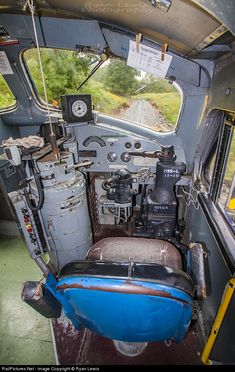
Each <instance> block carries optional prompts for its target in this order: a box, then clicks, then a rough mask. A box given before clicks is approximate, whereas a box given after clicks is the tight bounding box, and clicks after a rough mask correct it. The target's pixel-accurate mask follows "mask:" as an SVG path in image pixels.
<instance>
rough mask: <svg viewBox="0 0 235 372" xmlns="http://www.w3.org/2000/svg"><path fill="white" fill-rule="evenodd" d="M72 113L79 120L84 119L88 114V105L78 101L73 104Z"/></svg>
mask: <svg viewBox="0 0 235 372" xmlns="http://www.w3.org/2000/svg"><path fill="white" fill-rule="evenodd" d="M72 113H73V114H74V115H75V116H77V117H78V118H81V117H83V116H84V115H86V113H87V104H86V102H84V101H82V100H80V99H78V100H77V101H75V102H74V103H73V104H72Z"/></svg>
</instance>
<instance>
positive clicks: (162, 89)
mask: <svg viewBox="0 0 235 372" xmlns="http://www.w3.org/2000/svg"><path fill="white" fill-rule="evenodd" d="M141 83H142V85H143V87H144V88H143V89H142V90H141V93H170V92H175V88H174V86H172V85H171V84H169V82H168V81H167V80H163V79H160V78H158V77H156V76H153V75H150V74H146V76H145V77H144V78H143V79H142V80H141Z"/></svg>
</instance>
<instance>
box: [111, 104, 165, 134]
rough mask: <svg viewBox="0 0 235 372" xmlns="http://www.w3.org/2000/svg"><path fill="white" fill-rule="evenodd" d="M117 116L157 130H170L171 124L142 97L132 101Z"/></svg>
mask: <svg viewBox="0 0 235 372" xmlns="http://www.w3.org/2000/svg"><path fill="white" fill-rule="evenodd" d="M118 116H119V117H121V118H122V119H126V120H130V121H133V122H136V123H139V124H142V125H143V126H147V127H149V128H152V129H154V130H156V131H158V132H168V131H170V130H172V126H171V125H169V124H168V123H167V122H166V120H165V119H164V117H163V116H162V115H161V114H160V112H159V111H158V110H156V108H155V107H153V106H152V105H151V103H150V102H149V101H146V100H143V99H141V100H134V101H132V102H131V104H130V106H129V107H128V109H126V110H122V111H121V112H120V113H119V115H118Z"/></svg>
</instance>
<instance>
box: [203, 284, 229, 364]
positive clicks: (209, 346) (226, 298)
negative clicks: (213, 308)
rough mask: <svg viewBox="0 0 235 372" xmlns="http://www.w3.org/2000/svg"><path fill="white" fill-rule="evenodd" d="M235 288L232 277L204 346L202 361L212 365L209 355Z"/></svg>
mask: <svg viewBox="0 0 235 372" xmlns="http://www.w3.org/2000/svg"><path fill="white" fill-rule="evenodd" d="M234 289H235V278H232V279H230V280H229V282H228V283H227V285H226V287H225V289H224V293H223V297H222V300H221V303H220V306H219V309H218V311H217V315H216V318H215V321H214V323H213V325H212V328H211V333H210V336H209V337H208V340H207V342H206V345H205V347H204V350H203V353H202V357H201V361H202V363H203V364H206V365H212V361H211V360H210V359H209V356H210V354H211V351H212V348H213V346H214V343H215V340H216V338H217V335H218V333H219V330H220V328H221V325H222V322H223V320H224V316H225V314H226V311H227V309H228V306H229V304H230V301H231V299H232V296H233V292H234Z"/></svg>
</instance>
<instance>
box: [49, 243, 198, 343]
mask: <svg viewBox="0 0 235 372" xmlns="http://www.w3.org/2000/svg"><path fill="white" fill-rule="evenodd" d="M56 291H57V293H58V294H59V295H60V296H62V297H63V298H64V300H65V301H66V302H68V304H69V306H70V307H71V308H72V309H73V312H74V314H75V317H76V319H77V321H78V322H79V323H80V324H82V325H83V326H85V327H87V328H89V329H90V330H92V331H94V332H96V333H98V334H100V335H102V336H105V337H108V338H111V339H115V340H121V341H126V342H148V341H162V340H174V341H175V342H180V341H181V340H182V338H183V337H184V335H185V333H186V332H187V330H188V328H189V325H190V321H191V318H192V305H193V295H194V286H193V282H192V280H191V278H190V277H189V276H188V275H187V274H186V273H185V272H184V271H183V270H182V261H181V256H180V253H179V252H178V250H177V249H176V248H175V246H174V245H173V244H171V243H169V242H166V241H163V240H155V239H144V238H115V237H114V238H106V239H102V240H100V241H99V242H98V243H96V244H94V245H93V246H92V247H91V249H90V250H89V252H88V254H87V257H86V260H84V261H73V262H71V263H69V264H67V265H65V266H64V267H63V269H62V270H61V272H60V275H59V281H58V283H57V287H56Z"/></svg>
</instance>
